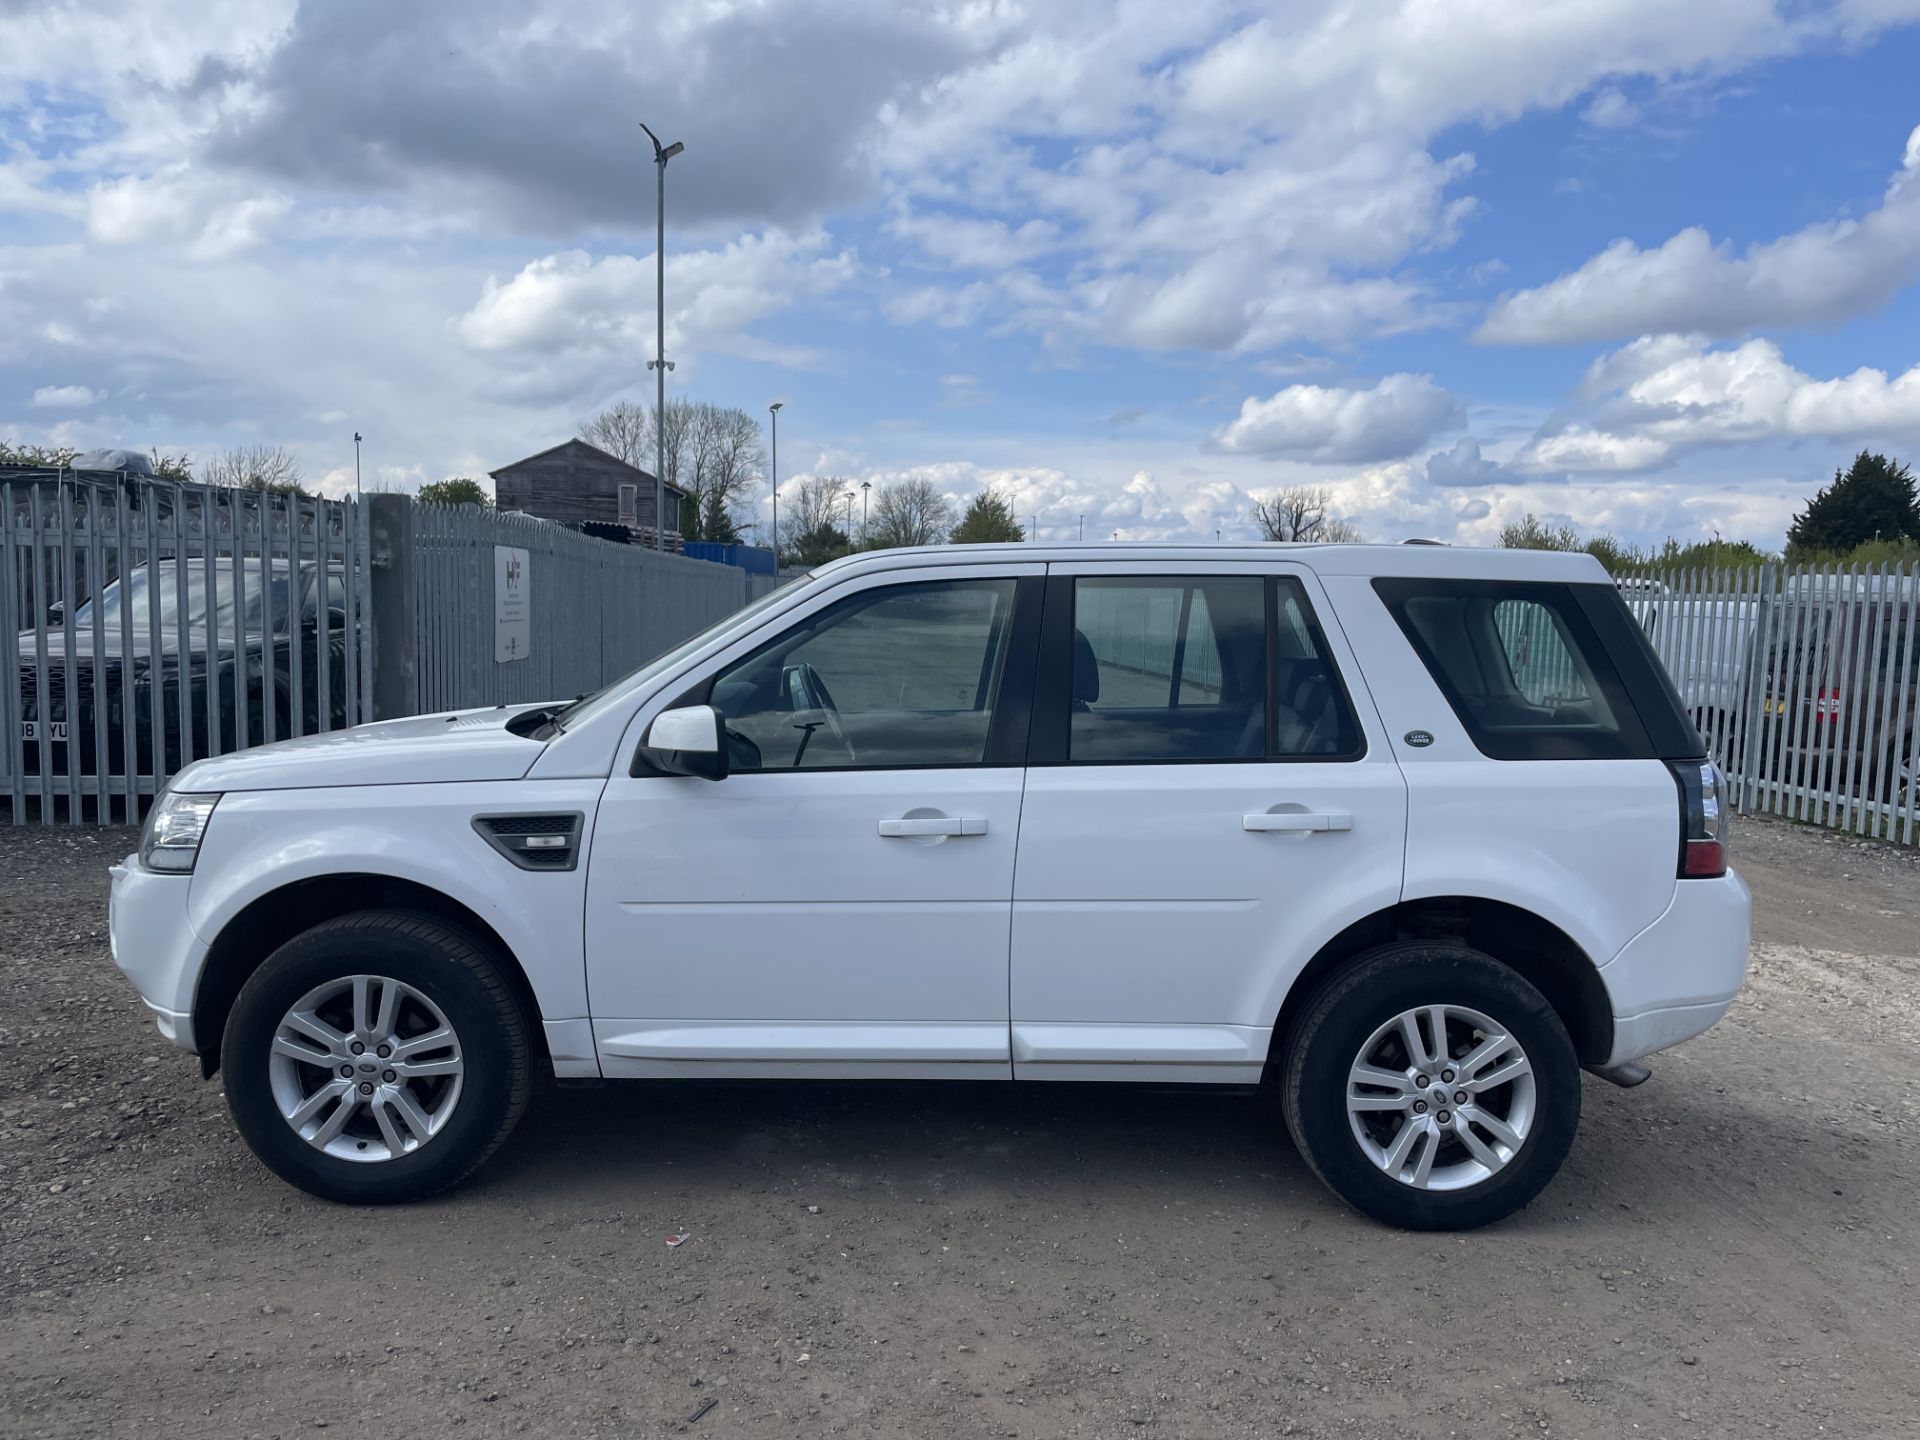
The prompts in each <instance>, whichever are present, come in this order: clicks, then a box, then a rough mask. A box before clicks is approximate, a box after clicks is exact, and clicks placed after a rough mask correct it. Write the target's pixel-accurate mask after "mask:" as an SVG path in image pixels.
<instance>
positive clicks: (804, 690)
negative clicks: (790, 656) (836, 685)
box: [786, 660, 855, 760]
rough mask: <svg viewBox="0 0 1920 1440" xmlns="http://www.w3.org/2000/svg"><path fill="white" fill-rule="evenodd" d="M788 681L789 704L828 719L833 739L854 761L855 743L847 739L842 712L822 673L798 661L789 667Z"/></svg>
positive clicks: (828, 727)
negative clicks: (815, 712)
mask: <svg viewBox="0 0 1920 1440" xmlns="http://www.w3.org/2000/svg"><path fill="white" fill-rule="evenodd" d="M786 681H787V699H788V703H789V704H790V705H791V706H792V707H793V708H794V709H795V710H818V711H819V712H820V714H821V715H822V716H823V717H824V718H825V719H826V722H827V729H828V730H830V731H832V732H833V738H834V739H835V740H836V741H837V742H838V743H839V745H840V748H841V749H842V750H844V751H846V752H847V759H848V760H852V759H854V758H855V757H854V753H853V742H852V741H851V740H849V739H848V738H847V729H846V726H844V725H842V724H841V723H840V711H839V710H838V709H837V708H836V707H835V705H834V703H833V695H832V693H831V692H830V691H828V689H827V682H826V681H824V680H822V679H821V678H820V672H819V671H818V670H816V669H814V668H813V666H811V665H809V664H808V663H807V662H806V661H804V660H801V661H797V662H796V663H794V664H792V665H789V666H788V667H787V674H786Z"/></svg>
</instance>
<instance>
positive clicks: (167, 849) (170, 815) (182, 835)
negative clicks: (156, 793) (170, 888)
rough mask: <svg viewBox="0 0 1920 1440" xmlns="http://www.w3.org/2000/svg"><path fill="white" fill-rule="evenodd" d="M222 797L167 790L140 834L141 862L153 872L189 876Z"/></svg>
mask: <svg viewBox="0 0 1920 1440" xmlns="http://www.w3.org/2000/svg"><path fill="white" fill-rule="evenodd" d="M219 803H220V797H219V796H218V795H176V794H174V793H173V792H172V791H171V790H168V791H164V792H163V793H162V794H161V796H160V798H159V799H158V800H156V801H154V804H153V809H152V810H150V811H148V812H147V824H146V828H145V829H143V830H142V831H141V832H140V863H141V864H142V865H144V866H146V867H147V868H148V869H149V870H167V871H171V872H173V873H175V874H180V875H185V874H188V873H190V872H191V871H192V869H193V862H194V861H195V860H197V859H199V858H200V837H201V836H203V835H205V834H206V833H207V821H208V820H210V819H211V818H213V807H214V806H215V805H217V804H219Z"/></svg>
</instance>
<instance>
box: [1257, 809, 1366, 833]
mask: <svg viewBox="0 0 1920 1440" xmlns="http://www.w3.org/2000/svg"><path fill="white" fill-rule="evenodd" d="M1240 828H1241V829H1243V830H1254V831H1271V830H1281V831H1290V832H1292V833H1295V834H1301V833H1306V834H1317V833H1319V832H1321V831H1325V830H1351V829H1352V828H1353V816H1351V815H1337V814H1333V813H1331V812H1329V813H1325V814H1317V815H1315V814H1308V813H1306V812H1305V811H1301V810H1281V811H1278V812H1275V811H1270V810H1263V811H1261V812H1260V813H1258V814H1256V815H1242V816H1241V817H1240Z"/></svg>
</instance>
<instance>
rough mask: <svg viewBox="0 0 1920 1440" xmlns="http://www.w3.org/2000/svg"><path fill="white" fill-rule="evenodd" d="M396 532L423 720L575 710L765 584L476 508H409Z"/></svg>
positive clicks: (732, 571) (768, 583)
mask: <svg viewBox="0 0 1920 1440" xmlns="http://www.w3.org/2000/svg"><path fill="white" fill-rule="evenodd" d="M375 503H376V504H378V505H384V504H385V503H387V502H386V499H385V497H381V498H380V499H378V500H376V502H375ZM401 503H403V504H404V503H405V502H404V501H403V502H401ZM396 518H400V517H398V516H397V517H396ZM401 523H402V524H403V525H410V527H411V542H410V544H409V545H408V546H407V547H406V548H407V549H408V550H409V552H410V556H411V559H410V562H409V563H410V567H411V577H410V598H411V604H412V610H413V632H414V663H413V675H414V684H413V702H412V708H413V709H414V710H415V711H416V712H419V713H430V712H434V711H439V710H456V709H462V708H466V707H471V706H480V705H510V704H517V703H520V702H524V701H540V700H564V699H570V698H571V697H573V696H574V695H577V694H579V693H581V692H582V691H587V690H592V689H596V688H598V687H599V686H601V685H604V684H606V683H607V682H608V681H610V680H613V679H615V678H616V677H618V676H620V675H624V674H625V673H627V672H628V671H629V670H633V669H635V668H636V667H638V666H640V665H642V664H645V663H646V662H647V661H648V660H651V659H652V658H654V657H655V656H656V655H659V654H661V653H662V652H664V651H666V650H669V649H671V648H672V647H673V646H675V645H677V644H679V643H680V642H681V641H683V640H685V639H686V638H687V637H688V636H690V635H693V634H695V633H697V632H698V631H700V630H703V629H705V628H706V627H707V626H709V625H711V624H713V623H714V622H715V621H717V620H720V619H722V618H724V617H725V616H727V615H730V614H732V613H733V612H734V611H735V610H738V609H739V608H740V607H741V606H742V605H744V604H746V603H747V602H748V601H749V600H751V599H754V598H755V597H757V596H759V595H761V594H764V593H765V592H766V591H767V590H769V589H771V588H772V586H773V580H772V578H771V577H769V576H758V575H749V574H748V573H747V572H746V571H745V570H741V569H737V568H735V567H734V566H731V565H719V564H715V563H713V562H712V561H707V560H690V559H687V558H684V557H682V556H679V555H674V554H661V553H660V552H658V551H655V550H651V549H648V548H646V547H645V546H641V545H622V544H616V543H613V542H610V541H607V540H602V539H599V538H596V537H594V536H590V535H583V534H581V533H580V532H579V531H576V530H571V529H568V528H567V527H565V526H563V525H557V524H554V523H552V522H551V521H547V520H539V519H535V518H533V517H531V516H525V515H511V514H509V515H501V514H496V513H494V512H492V511H487V510H481V509H479V508H478V507H475V506H467V505H463V506H443V505H413V506H410V507H409V508H408V511H407V513H406V515H405V516H404V518H403V519H401ZM385 633H387V632H386V630H385V628H384V627H383V628H382V634H383V635H384V634H385Z"/></svg>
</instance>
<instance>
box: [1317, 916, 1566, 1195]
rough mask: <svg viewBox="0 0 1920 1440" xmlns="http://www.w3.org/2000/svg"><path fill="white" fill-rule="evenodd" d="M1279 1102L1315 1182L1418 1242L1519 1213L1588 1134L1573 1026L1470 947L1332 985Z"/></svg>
mask: <svg viewBox="0 0 1920 1440" xmlns="http://www.w3.org/2000/svg"><path fill="white" fill-rule="evenodd" d="M1285 1066H1286V1069H1285V1075H1284V1083H1283V1086H1282V1099H1283V1105H1284V1109H1285V1114H1286V1120H1287V1128H1288V1129H1289V1130H1290V1131H1291V1132H1292V1135H1293V1138H1294V1143H1295V1144H1296V1145H1298V1146H1299V1148H1300V1151H1301V1153H1302V1154H1303V1155H1304V1156H1305V1157H1306V1160H1307V1163H1308V1164H1309V1165H1311V1166H1312V1167H1313V1169H1314V1172H1315V1173H1316V1174H1318V1175H1319V1176H1320V1178H1321V1179H1322V1180H1324V1181H1325V1182H1326V1183H1327V1184H1328V1186H1330V1187H1331V1188H1332V1189H1333V1190H1334V1191H1335V1193H1337V1194H1338V1195H1339V1196H1340V1197H1341V1198H1342V1199H1344V1200H1346V1201H1347V1202H1348V1203H1349V1204H1351V1205H1353V1206H1354V1207H1355V1208H1356V1209H1358V1210H1361V1211H1364V1212H1365V1213H1366V1214H1368V1215H1371V1216H1373V1217H1374V1218H1375V1219H1378V1220H1383V1221H1385V1222H1386V1223H1388V1224H1390V1225H1399V1226H1404V1227H1406V1228H1409V1229H1415V1230H1467V1229H1471V1228H1473V1227H1474V1226H1478V1225H1486V1224H1489V1223H1490V1222H1492V1221H1495V1220H1499V1219H1502V1218H1503V1217H1505V1216H1507V1215H1511V1214H1512V1213H1513V1212H1514V1211H1516V1210H1518V1209H1520V1208H1521V1207H1522V1206H1524V1205H1526V1204H1527V1203H1528V1202H1529V1201H1531V1200H1532V1199H1533V1198H1534V1197H1535V1196H1536V1195H1538V1194H1539V1193H1540V1191H1541V1190H1542V1189H1544V1188H1545V1186H1546V1184H1547V1182H1548V1181H1550V1180H1551V1179H1552V1178H1553V1177H1554V1175H1555V1174H1556V1173H1557V1172H1558V1171H1559V1169H1560V1166H1561V1164H1562V1162H1564V1161H1565V1159H1566V1157H1567V1152H1568V1150H1569V1149H1570V1148H1571V1147H1572V1144H1573V1135H1574V1131H1575V1129H1576V1128H1577V1127H1578V1125H1579V1121H1580V1067H1579V1062H1578V1060H1577V1059H1576V1057H1575V1055H1574V1050H1573V1044H1572V1041H1571V1040H1570V1039H1569V1038H1568V1036H1567V1031H1566V1027H1565V1026H1564V1025H1563V1024H1562V1023H1561V1021H1560V1017H1559V1016H1558V1015H1556V1014H1555V1013H1554V1010H1553V1007H1552V1006H1551V1005H1549V1004H1548V1003H1547V1000H1546V998H1545V997H1544V996H1543V995H1541V993H1540V992H1539V991H1538V990H1537V989H1535V988H1534V987H1533V986H1532V985H1530V984H1529V983H1528V982H1527V981H1526V980H1524V979H1523V978H1521V976H1519V975H1518V974H1516V973H1515V972H1514V971H1512V970H1510V969H1508V968H1507V967H1506V966H1504V965H1502V964H1500V963H1499V962H1498V961H1496V960H1494V959H1492V958H1490V957H1489V956H1487V955H1484V954H1482V953H1481V952H1479V951H1477V950H1474V949H1472V948H1471V947H1469V946H1466V945H1462V944H1458V943H1455V942H1450V941H1412V942H1402V943H1397V944H1393V945H1386V946H1382V947H1380V948H1379V949H1377V950H1373V951H1370V952H1368V953H1367V954H1365V955H1362V956H1359V957H1357V958H1356V959H1355V960H1354V961H1353V962H1351V963H1350V964H1348V965H1347V966H1345V967H1343V968H1342V969H1341V970H1339V971H1337V972H1336V973H1335V974H1333V975H1332V976H1330V977H1329V978H1328V979H1327V981H1326V982H1325V983H1324V984H1323V985H1322V986H1321V988H1320V989H1319V991H1318V992H1316V993H1315V995H1314V996H1313V998H1312V1000H1311V1001H1310V1002H1309V1003H1308V1005H1307V1008H1306V1010H1305V1011H1304V1012H1303V1013H1302V1014H1301V1016H1300V1017H1299V1019H1298V1021H1297V1022H1296V1023H1295V1024H1294V1026H1293V1027H1292V1031H1291V1035H1290V1037H1289V1048H1288V1053H1287V1055H1286V1059H1285Z"/></svg>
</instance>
